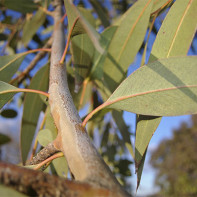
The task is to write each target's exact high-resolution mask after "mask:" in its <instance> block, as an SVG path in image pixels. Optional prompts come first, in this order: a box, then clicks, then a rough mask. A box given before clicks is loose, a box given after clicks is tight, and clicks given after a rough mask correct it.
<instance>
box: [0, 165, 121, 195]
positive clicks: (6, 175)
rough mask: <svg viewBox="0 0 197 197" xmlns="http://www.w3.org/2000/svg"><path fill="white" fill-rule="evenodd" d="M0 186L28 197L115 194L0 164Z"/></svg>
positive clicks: (83, 184) (84, 184)
mask: <svg viewBox="0 0 197 197" xmlns="http://www.w3.org/2000/svg"><path fill="white" fill-rule="evenodd" d="M0 184H2V185H5V186H7V187H11V188H13V189H15V190H17V191H19V192H21V193H24V194H26V195H28V196H53V197H59V196H61V197H81V196H86V197H98V196H102V197H107V196H108V197H109V196H117V197H119V195H116V193H115V192H110V191H108V190H106V189H102V188H97V187H93V186H91V185H89V184H87V183H82V182H77V181H69V180H66V179H64V178H60V177H57V176H53V175H50V174H48V173H43V172H40V171H35V170H31V169H27V168H22V167H19V166H15V165H12V164H7V163H4V162H0Z"/></svg>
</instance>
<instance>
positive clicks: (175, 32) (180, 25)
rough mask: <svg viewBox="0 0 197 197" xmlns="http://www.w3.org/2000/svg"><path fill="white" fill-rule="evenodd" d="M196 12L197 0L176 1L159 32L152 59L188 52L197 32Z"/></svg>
mask: <svg viewBox="0 0 197 197" xmlns="http://www.w3.org/2000/svg"><path fill="white" fill-rule="evenodd" d="M196 13H197V1H195V0H180V1H175V3H174V4H173V5H172V7H171V9H170V11H169V12H168V14H167V16H166V18H165V20H164V21H163V23H162V26H161V28H160V30H159V32H158V34H157V37H156V40H155V42H154V45H153V48H152V51H151V57H150V61H153V60H155V59H158V58H166V57H170V56H177V55H185V54H187V52H188V50H189V47H190V45H191V42H192V39H193V37H194V35H195V32H196V26H197V20H196V18H195V17H194V16H195V15H196ZM161 46H162V47H161Z"/></svg>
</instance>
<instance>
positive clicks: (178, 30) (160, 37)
mask: <svg viewBox="0 0 197 197" xmlns="http://www.w3.org/2000/svg"><path fill="white" fill-rule="evenodd" d="M162 2H164V1H157V0H156V1H155V2H154V6H153V9H154V8H155V6H158V5H159V6H160V5H161V3H162ZM196 5H197V4H196V1H188V0H187V1H182V0H180V1H175V3H174V5H173V6H172V7H171V9H170V11H169V12H168V14H167V16H166V18H165V19H164V22H163V24H162V26H161V28H160V30H159V32H158V34H157V37H156V40H155V43H154V45H153V48H152V51H151V56H150V60H149V61H153V60H155V59H157V58H163V57H170V56H177V55H186V54H187V52H188V49H189V46H190V44H191V41H192V39H193V36H194V34H195V31H196V23H197V22H196V20H195V17H193V16H194V15H195V13H196V12H197V6H196ZM161 46H162V47H161ZM137 119H138V120H137V127H136V141H135V150H136V151H135V165H136V172H137V177H138V181H137V182H138V183H137V184H138V185H137V187H138V186H139V184H140V179H141V174H142V170H143V165H144V162H142V161H141V160H142V159H145V156H146V153H145V150H147V147H148V144H149V142H150V139H151V137H152V135H153V134H154V132H155V130H156V129H157V127H158V125H159V124H160V121H161V117H157V118H156V117H151V116H143V115H139V116H138V118H137ZM137 169H139V172H138V170H137Z"/></svg>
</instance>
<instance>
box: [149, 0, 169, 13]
mask: <svg viewBox="0 0 197 197" xmlns="http://www.w3.org/2000/svg"><path fill="white" fill-rule="evenodd" d="M170 2H172V0H171V1H170V0H155V1H154V3H153V8H152V13H153V12H155V11H157V10H158V9H160V8H163V7H165V6H166V5H168V4H169V3H170Z"/></svg>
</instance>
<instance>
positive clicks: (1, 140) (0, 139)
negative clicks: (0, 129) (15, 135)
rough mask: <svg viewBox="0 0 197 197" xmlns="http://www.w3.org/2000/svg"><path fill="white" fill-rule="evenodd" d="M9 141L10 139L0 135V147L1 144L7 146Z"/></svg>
mask: <svg viewBox="0 0 197 197" xmlns="http://www.w3.org/2000/svg"><path fill="white" fill-rule="evenodd" d="M10 141H11V139H10V138H9V137H8V136H7V135H4V134H2V133H0V146H1V145H3V144H7V143H8V142H10Z"/></svg>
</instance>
